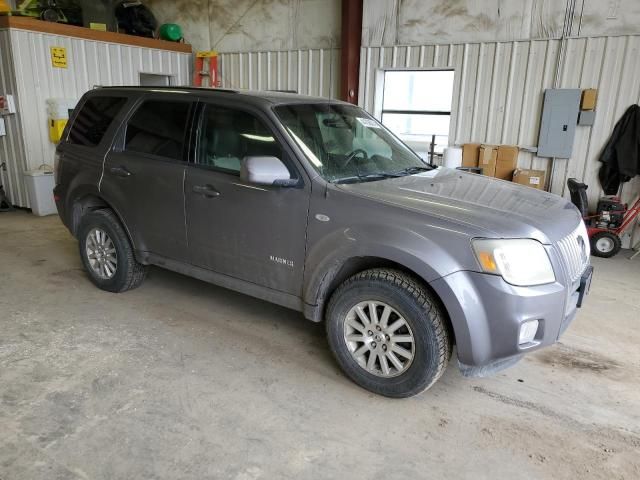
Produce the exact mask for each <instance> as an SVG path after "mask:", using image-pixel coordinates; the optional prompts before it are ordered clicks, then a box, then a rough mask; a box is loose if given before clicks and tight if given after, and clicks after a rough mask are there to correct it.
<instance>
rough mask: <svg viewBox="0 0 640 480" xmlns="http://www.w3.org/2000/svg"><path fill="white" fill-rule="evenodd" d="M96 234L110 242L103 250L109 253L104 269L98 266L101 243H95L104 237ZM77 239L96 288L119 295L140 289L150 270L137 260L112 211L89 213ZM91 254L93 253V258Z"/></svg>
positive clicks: (83, 221)
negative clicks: (97, 250) (97, 257)
mask: <svg viewBox="0 0 640 480" xmlns="http://www.w3.org/2000/svg"><path fill="white" fill-rule="evenodd" d="M96 232H103V233H104V234H106V238H107V239H108V240H110V241H111V242H110V243H109V242H108V241H106V242H105V245H106V247H103V248H102V251H103V252H108V254H107V253H102V254H101V255H102V256H103V257H104V261H105V262H106V265H107V266H106V267H105V268H104V269H103V270H100V268H99V264H97V263H96V262H98V263H99V259H98V260H97V259H96V257H95V255H96V254H95V252H96V248H97V244H98V243H100V242H96V240H97V239H103V238H105V237H104V235H103V234H97V233H96ZM78 238H79V246H80V258H81V259H82V264H83V265H84V268H85V270H86V272H87V274H88V275H89V279H90V280H91V281H92V282H93V283H94V285H95V286H96V287H98V288H100V289H102V290H106V291H107V292H114V293H120V292H126V291H127V290H132V289H134V288H137V287H138V286H140V284H141V283H142V281H143V280H144V279H145V277H146V275H147V267H146V266H145V265H142V264H141V263H138V262H137V261H136V259H135V256H134V254H133V248H132V247H131V242H130V241H129V237H128V236H127V234H126V232H125V231H124V228H123V227H122V224H121V223H120V221H119V220H118V218H117V217H116V215H115V214H114V213H113V211H111V210H108V209H104V210H94V211H92V212H89V213H87V214H86V215H85V216H84V217H82V220H81V221H80V227H79V229H78ZM87 247H89V249H88V248H87ZM89 251H92V252H94V255H92V257H91V258H89Z"/></svg>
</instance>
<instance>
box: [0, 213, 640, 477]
mask: <svg viewBox="0 0 640 480" xmlns="http://www.w3.org/2000/svg"><path fill="white" fill-rule="evenodd" d="M626 256H628V252H627V253H626V254H625V255H620V256H618V257H616V258H614V259H611V260H601V259H594V261H593V263H594V264H595V267H596V276H595V279H594V282H593V287H592V294H591V296H590V298H589V299H588V302H587V305H586V307H585V308H584V309H583V310H582V311H581V312H580V314H579V317H578V319H577V320H576V321H575V322H574V324H573V325H572V326H571V327H570V328H569V330H568V331H567V332H566V333H565V335H564V336H563V338H562V342H561V343H559V344H558V345H556V346H554V347H551V348H548V349H546V350H543V351H541V352H538V353H536V354H532V355H530V356H529V357H527V358H526V359H525V360H523V361H522V362H520V363H519V364H518V365H516V366H515V367H514V368H512V369H510V370H508V371H505V372H503V373H501V374H499V375H498V376H496V377H493V378H487V379H465V378H463V377H462V376H461V375H460V373H459V372H458V371H457V369H456V368H455V365H453V367H454V368H451V367H450V368H449V369H448V370H447V372H446V373H445V375H444V377H443V378H442V379H441V380H440V382H438V383H437V384H436V385H435V386H434V387H433V388H432V389H431V390H430V391H428V392H426V393H425V394H423V395H421V396H419V397H416V398H411V399H407V400H389V399H386V398H382V397H378V396H375V395H372V394H369V393H368V392H366V391H364V390H361V389H360V388H358V387H357V386H355V385H354V384H352V383H351V382H350V381H349V380H347V379H346V378H345V377H344V376H343V375H342V374H341V373H340V371H339V370H338V368H337V366H336V364H335V363H334V361H333V359H332V358H331V356H330V354H329V352H328V348H327V346H326V343H325V338H324V330H323V327H322V326H321V325H315V324H312V323H309V322H306V321H305V320H303V318H302V317H301V315H299V314H298V313H296V312H292V311H289V310H286V309H283V308H279V307H276V306H273V305H270V304H267V303H264V302H262V301H259V300H254V299H252V298H249V297H246V296H243V295H239V294H235V293H232V292H229V291H227V290H224V289H221V288H218V287H215V286H212V285H208V284H205V283H202V282H200V281H197V280H193V279H190V278H187V277H184V276H181V275H178V274H174V273H170V272H166V271H163V270H160V269H153V270H152V271H151V272H150V276H149V279H148V280H147V281H146V283H145V284H144V285H143V286H142V287H141V288H139V289H138V290H135V291H133V292H129V293H126V294H121V295H114V294H109V293H106V292H102V291H100V290H98V289H96V288H95V287H93V285H92V284H90V283H89V281H88V280H87V279H86V277H85V275H84V273H83V271H82V270H81V265H80V261H79V257H78V253H77V245H76V242H75V240H74V239H73V238H72V237H71V236H70V235H69V233H68V232H67V231H66V230H65V229H64V228H63V227H62V225H61V224H60V222H59V220H58V219H57V217H48V218H36V217H34V216H31V215H29V214H27V213H25V212H16V213H0V479H2V480H13V479H47V480H53V479H68V478H70V479H75V478H95V479H117V478H123V479H125V478H126V479H131V478H136V479H146V478H189V479H191V478H192V479H205V478H231V479H242V480H245V479H275V478H292V479H293V478H295V479H300V478H312V479H322V478H349V479H359V478H434V477H436V476H440V475H446V477H447V478H456V479H457V478H473V479H483V478H487V479H489V478H491V479H493V478H509V479H519V478H522V479H531V478H554V479H560V478H566V479H576V478H602V479H614V478H615V479H637V478H640V374H639V372H640V348H638V346H639V345H640V301H639V299H640V258H637V259H636V260H634V261H633V262H630V261H628V260H627V259H626V258H625V257H626Z"/></svg>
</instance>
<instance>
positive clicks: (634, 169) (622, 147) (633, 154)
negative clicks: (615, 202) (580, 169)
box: [598, 105, 640, 195]
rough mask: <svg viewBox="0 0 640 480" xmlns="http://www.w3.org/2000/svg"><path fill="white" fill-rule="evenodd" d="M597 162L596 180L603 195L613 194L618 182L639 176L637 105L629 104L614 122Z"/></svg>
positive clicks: (639, 114)
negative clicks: (597, 179) (598, 180)
mask: <svg viewBox="0 0 640 480" xmlns="http://www.w3.org/2000/svg"><path fill="white" fill-rule="evenodd" d="M600 161H601V162H602V167H600V172H599V173H598V178H599V179H600V185H602V189H603V190H604V193H605V194H606V195H616V194H617V193H618V189H619V188H620V184H621V183H624V182H628V181H629V180H631V179H632V178H633V177H635V176H636V175H640V106H638V105H631V106H630V107H629V108H627V111H626V112H624V115H622V117H621V118H620V120H618V123H616V126H615V127H614V129H613V133H612V134H611V138H609V141H608V142H607V144H606V145H605V147H604V149H603V150H602V153H601V154H600Z"/></svg>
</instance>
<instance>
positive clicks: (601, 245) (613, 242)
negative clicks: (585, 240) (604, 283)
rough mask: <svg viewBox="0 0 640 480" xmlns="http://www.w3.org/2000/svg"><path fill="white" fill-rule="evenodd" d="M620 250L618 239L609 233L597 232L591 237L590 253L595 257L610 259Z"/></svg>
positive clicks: (620, 244) (620, 243) (620, 245)
mask: <svg viewBox="0 0 640 480" xmlns="http://www.w3.org/2000/svg"><path fill="white" fill-rule="evenodd" d="M621 248H622V242H621V241H620V237H618V236H617V235H616V234H615V233H611V232H598V233H596V234H595V235H594V236H593V237H591V251H592V252H593V254H594V255H595V256H596V257H603V258H611V257H613V256H615V255H617V254H618V252H619V251H620V249H621Z"/></svg>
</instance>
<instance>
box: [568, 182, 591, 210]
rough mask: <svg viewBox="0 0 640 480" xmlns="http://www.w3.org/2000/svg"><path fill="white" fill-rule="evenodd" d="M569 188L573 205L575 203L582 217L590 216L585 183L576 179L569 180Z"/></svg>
mask: <svg viewBox="0 0 640 480" xmlns="http://www.w3.org/2000/svg"><path fill="white" fill-rule="evenodd" d="M567 187H568V188H569V194H570V195H571V203H573V204H574V205H575V206H576V207H577V208H578V210H580V214H581V215H582V217H583V218H584V217H586V216H588V215H589V201H588V200H587V188H589V187H588V186H587V185H585V184H584V183H581V182H579V181H578V180H576V179H575V178H570V179H569V180H567Z"/></svg>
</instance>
